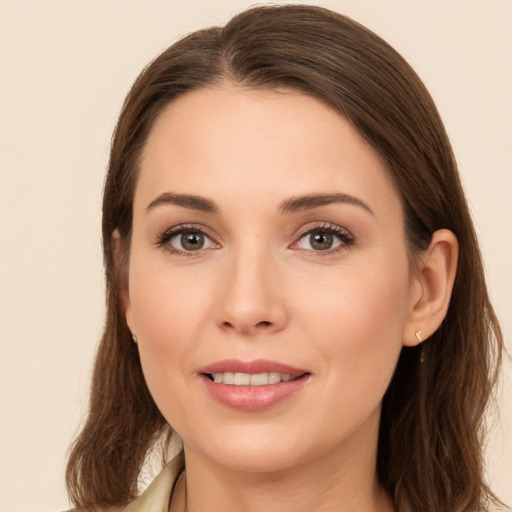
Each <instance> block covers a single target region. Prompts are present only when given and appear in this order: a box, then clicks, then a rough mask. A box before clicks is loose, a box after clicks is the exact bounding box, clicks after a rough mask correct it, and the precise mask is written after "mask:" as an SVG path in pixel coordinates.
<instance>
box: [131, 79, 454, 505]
mask: <svg viewBox="0 0 512 512" xmlns="http://www.w3.org/2000/svg"><path fill="white" fill-rule="evenodd" d="M165 193H172V194H187V195H194V196H201V197H204V198H207V199H208V200H210V201H213V202H214V203H215V205H216V207H217V210H218V211H217V212H216V213H212V212H206V211H199V210H196V209H193V208H190V207H189V206H190V205H188V206H187V205H177V204H172V203H169V202H160V203H159V204H156V205H155V204H154V203H155V200H157V198H159V197H161V196H162V194H165ZM334 193H336V194H349V195H350V196H351V197H353V198H356V199H357V200H358V201H361V202H362V203H364V205H365V206H362V205H361V204H354V203H355V202H357V201H352V202H345V201H342V202H339V201H338V202H332V203H330V204H325V205H322V206H316V207H312V208H306V209H301V210H298V211H293V212H285V213H283V212H282V211H281V209H282V208H281V206H282V204H283V202H285V201H288V200H290V198H297V197H301V196H306V195H311V194H334ZM156 202H158V201H156ZM152 203H153V206H152V207H150V208H148V206H149V205H151V204H152ZM309 206H311V205H309ZM370 210H371V211H370ZM133 212H134V213H133V233H132V240H131V249H130V265H129V275H128V283H127V289H126V293H125V299H124V302H125V310H126V319H127V322H128V325H129V327H130V329H131V331H132V332H133V333H134V334H135V335H136V336H137V338H138V347H139V351H140V358H141V362H142V367H143V370H144V374H145V377H146V380H147V383H148V386H149V389H150V391H151V393H152V395H153V397H154V399H155V401H156V403H157V405H158V407H159V408H160V410H161V411H162V413H163V415H164V416H165V418H166V419H167V421H168V422H169V423H170V424H171V425H172V426H173V428H174V429H175V430H176V431H177V432H178V433H179V434H180V436H181V437H182V439H183V442H184V449H185V457H186V466H187V476H186V488H187V495H188V510H193V511H195V512H198V511H204V510H224V511H230V510H233V511H235V510H244V511H250V512H252V511H254V512H256V511H260V510H265V511H266V512H268V511H274V510H275V511H280V512H287V511H294V512H297V511H311V510H316V511H337V512H339V511H340V510H342V511H347V512H348V511H359V512H360V511H377V510H379V511H388V510H393V507H392V506H391V504H390V500H389V499H388V497H387V496H386V495H385V494H384V493H383V492H382V491H381V490H380V489H379V486H378V484H377V482H376V477H375V460H376V453H377V434H378V424H379V418H380V406H381V401H382V397H383V395H384V393H385V390H386V388H387V386H388V384H389V382H390V379H391V377H392V374H393V371H394V368H395V366H396V363H397V359H398V356H399V354H400V350H401V348H402V346H403V345H414V344H416V343H418V340H417V339H416V337H415V332H416V331H418V330H419V329H420V328H421V329H422V334H423V338H424V339H425V338H427V337H428V335H429V334H431V333H432V332H434V330H435V329H436V328H437V327H438V325H439V324H440V322H441V321H442V319H443V317H444V315H445V313H446V309H447V307H448V302H449V296H450V292H451V286H452V284H453V279H454V276H455V267H456V258H457V243H456V240H455V237H454V236H453V235H452V234H451V233H450V232H448V231H444V230H443V231H439V232H436V233H435V234H434V237H433V240H432V245H431V247H430V249H429V251H427V253H425V254H424V255H422V256H421V258H419V263H418V268H416V269H414V271H412V270H411V269H410V267H409V258H408V252H407V246H406V241H405V238H404V229H403V226H404V219H403V211H402V207H401V202H400V199H399V196H398V193H397V191H396V190H395V189H394V187H393V185H392V184H391V181H390V179H389V176H388V172H387V170H386V168H385V166H384V164H383V162H382V160H381V159H380V158H379V156H378V155H377V154H376V152H375V151H373V150H372V148H371V147H370V146H369V145H368V144H367V143H365V141H364V140H363V139H362V138H361V137H360V136H359V134H358V133H357V132H356V131H355V130H354V128H353V127H352V126H351V125H350V124H349V123H348V122H347V121H346V120H345V119H344V118H343V117H342V116H340V115H339V114H338V113H336V112H335V111H333V110H332V109H330V108H329V107H327V106H325V105H324V104H322V103H321V102H319V101H318V100H316V99H313V98H311V97H308V96H305V95H303V94H300V93H297V92H293V91H286V90H279V91H262V90H251V89H246V88H242V87H239V86H235V85H230V84H224V85H223V86H219V87H216V88H211V89H201V90H199V91H195V92H192V93H189V94H187V95H185V96H182V97H180V98H179V99H178V100H177V101H175V102H174V103H173V104H171V105H169V106H168V107H167V108H166V109H165V110H164V112H163V113H162V114H161V115H160V116H159V118H158V119H157V121H156V123H155V124H154V126H153V129H152V131H151V133H150V136H149V139H148V142H147V145H146V147H145V150H144V152H143V155H142V159H141V165H140V175H139V178H138V182H137V186H136V191H135V199H134V210H133ZM183 224H186V225H187V226H188V227H190V226H191V225H192V226H193V227H196V228H197V227H200V228H201V229H202V230H204V231H205V233H206V235H207V236H208V238H207V239H205V240H206V243H205V245H204V246H203V247H204V248H203V249H200V250H197V251H188V252H187V251H186V250H185V249H184V248H183V246H182V245H180V241H181V238H180V235H176V236H175V237H174V238H172V240H171V241H167V242H166V243H164V244H159V243H158V240H159V237H161V236H162V234H163V233H165V232H166V231H167V230H169V229H170V228H173V227H175V226H179V225H183ZM325 225H329V226H331V227H332V226H334V227H338V228H341V229H343V230H344V231H343V233H344V235H347V233H349V234H350V236H349V238H350V240H351V242H347V239H346V238H337V235H333V240H334V245H333V247H334V246H337V247H334V248H332V249H329V250H324V251H320V250H315V247H313V245H311V238H310V236H309V235H308V234H307V232H308V231H311V230H314V229H317V230H318V229H320V228H321V229H325V227H324V226H325ZM233 358H236V359H240V360H243V361H251V360H254V359H258V358H264V359H270V360H274V361H279V362H283V363H286V364H288V365H291V366H294V367H297V368H300V369H304V370H307V372H309V373H310V376H309V378H308V379H307V382H306V383H305V385H304V386H303V388H302V389H301V390H300V391H299V392H298V393H296V394H295V395H293V396H292V397H289V398H287V399H286V400H284V401H282V402H280V403H279V404H276V405H274V406H273V407H270V408H268V409H265V410H262V411H257V412H255V411H249V412H248V411H240V410H238V409H234V408H231V407H227V406H225V405H223V404H220V403H219V402H217V401H216V400H215V399H214V398H212V396H211V394H210V393H209V392H208V391H207V390H206V387H205V385H204V382H203V380H202V378H201V377H200V376H199V374H198V371H199V369H200V368H201V367H203V366H205V365H207V364H211V363H213V362H215V361H219V360H224V359H233ZM184 495H185V480H184V479H181V480H180V482H179V484H178V486H177V488H176V491H175V493H174V497H173V501H172V505H171V511H181V510H184V507H185V504H184Z"/></svg>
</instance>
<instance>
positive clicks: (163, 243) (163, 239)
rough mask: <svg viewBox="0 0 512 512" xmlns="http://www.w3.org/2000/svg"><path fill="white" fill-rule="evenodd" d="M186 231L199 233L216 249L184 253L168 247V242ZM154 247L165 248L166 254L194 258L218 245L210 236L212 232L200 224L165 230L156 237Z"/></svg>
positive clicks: (182, 225)
mask: <svg viewBox="0 0 512 512" xmlns="http://www.w3.org/2000/svg"><path fill="white" fill-rule="evenodd" d="M186 231H197V232H199V233H202V234H203V235H204V236H205V237H207V238H208V239H209V240H211V241H212V242H213V243H214V244H215V245H216V246H217V247H209V248H206V249H198V250H197V251H185V250H180V249H176V248H175V247H172V246H170V244H169V242H170V240H171V239H172V238H173V237H175V236H176V235H179V234H181V233H184V232H186ZM155 245H156V246H157V247H162V248H165V250H167V251H168V252H170V253H172V254H178V255H183V256H194V255H197V254H198V253H202V252H205V251H209V250H212V249H213V250H215V249H218V248H220V243H219V242H218V241H217V237H216V236H215V235H214V234H212V231H211V230H210V229H209V228H207V227H206V226H204V225H202V224H190V223H185V224H177V225H176V226H172V227H170V228H169V229H167V230H165V231H164V232H163V233H161V234H159V235H157V236H156V240H155Z"/></svg>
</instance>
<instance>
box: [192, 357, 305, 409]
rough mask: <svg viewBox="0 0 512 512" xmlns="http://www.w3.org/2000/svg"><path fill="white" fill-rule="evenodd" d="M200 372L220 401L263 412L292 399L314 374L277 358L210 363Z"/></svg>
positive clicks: (211, 392)
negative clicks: (277, 360)
mask: <svg viewBox="0 0 512 512" xmlns="http://www.w3.org/2000/svg"><path fill="white" fill-rule="evenodd" d="M199 375H200V376H201V378H202V379H203V382H204V384H205V385H206V389H207V390H208V391H209V392H210V395H211V396H212V397H213V398H214V399H215V400H216V401H218V402H220V403H221V404H223V405H225V406H228V407H230V408H234V409H239V410H243V411H262V410H265V409H268V408H271V407H273V406H274V405H277V404H278V403H280V402H282V401H284V400H292V399H293V397H295V396H296V395H297V393H299V391H301V389H302V388H303V387H304V386H305V385H306V383H307V382H308V380H309V377H311V375H312V374H311V373H310V372H308V371H306V370H303V369H299V368H294V367H292V366H289V365H286V364H283V363H278V362H276V361H269V360H264V359H258V360H254V361H250V362H244V361H239V360H235V359H232V360H226V361H219V362H216V363H213V364H211V365H208V366H206V367H204V368H202V369H201V370H200V372H199Z"/></svg>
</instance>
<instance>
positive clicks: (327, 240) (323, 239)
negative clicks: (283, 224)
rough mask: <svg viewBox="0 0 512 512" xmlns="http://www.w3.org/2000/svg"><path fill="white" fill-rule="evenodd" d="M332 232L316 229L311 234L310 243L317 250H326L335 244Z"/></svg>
mask: <svg viewBox="0 0 512 512" xmlns="http://www.w3.org/2000/svg"><path fill="white" fill-rule="evenodd" d="M333 238H334V237H333V236H332V233H327V232H325V231H315V232H313V233H310V234H309V243H310V245H311V247H312V248H313V249H314V250H315V251H326V250H327V249H331V248H332V245H333V241H334V240H333Z"/></svg>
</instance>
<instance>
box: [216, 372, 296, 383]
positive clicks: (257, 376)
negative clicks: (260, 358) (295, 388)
mask: <svg viewBox="0 0 512 512" xmlns="http://www.w3.org/2000/svg"><path fill="white" fill-rule="evenodd" d="M212 376H213V381H214V382H215V383H217V384H229V385H234V386H268V385H269V384H279V383H280V382H290V381H291V380H294V378H296V377H294V376H292V375H290V374H289V373H277V372H270V373H233V372H224V373H214V374H213V375H212Z"/></svg>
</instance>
